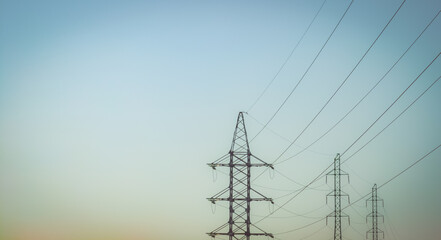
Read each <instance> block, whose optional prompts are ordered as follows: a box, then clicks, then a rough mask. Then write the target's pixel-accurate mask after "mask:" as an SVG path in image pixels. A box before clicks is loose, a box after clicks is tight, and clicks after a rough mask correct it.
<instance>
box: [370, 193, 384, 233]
mask: <svg viewBox="0 0 441 240" xmlns="http://www.w3.org/2000/svg"><path fill="white" fill-rule="evenodd" d="M368 202H371V203H372V212H371V213H369V214H368V215H367V216H366V223H367V222H368V219H372V228H371V229H369V231H367V232H366V239H368V238H369V235H371V236H372V238H371V239H372V240H379V239H380V238H379V234H381V235H382V238H381V239H383V238H384V232H383V231H381V230H380V229H379V228H378V218H379V217H380V218H382V219H383V223H384V216H383V215H382V214H380V213H378V202H381V203H382V205H383V207H384V201H383V199H381V198H378V196H377V184H374V186H373V187H372V196H371V197H370V198H369V199H367V200H366V207H367V203H368Z"/></svg>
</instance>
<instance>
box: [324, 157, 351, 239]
mask: <svg viewBox="0 0 441 240" xmlns="http://www.w3.org/2000/svg"><path fill="white" fill-rule="evenodd" d="M329 175H331V176H334V190H333V191H332V192H330V193H329V194H328V195H326V203H327V202H328V197H329V196H333V197H334V211H333V212H332V213H330V214H329V215H328V216H326V225H327V224H328V218H329V217H332V218H334V220H335V225H334V240H342V235H341V218H342V217H347V218H348V221H349V224H350V223H351V222H350V220H349V216H348V215H347V214H345V213H342V211H341V197H342V196H343V197H348V202H349V201H350V200H349V195H348V194H346V193H344V192H343V191H342V190H341V176H342V175H346V176H348V181H349V174H347V173H346V172H344V171H342V170H341V169H340V154H339V153H337V156H336V157H335V158H334V169H333V170H331V171H330V172H329V173H328V174H327V175H326V181H328V176H329Z"/></svg>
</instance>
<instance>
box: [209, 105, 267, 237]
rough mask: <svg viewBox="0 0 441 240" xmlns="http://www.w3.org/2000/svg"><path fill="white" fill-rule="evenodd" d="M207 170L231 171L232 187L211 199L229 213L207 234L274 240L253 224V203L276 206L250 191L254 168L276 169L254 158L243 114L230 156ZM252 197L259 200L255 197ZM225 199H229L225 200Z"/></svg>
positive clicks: (236, 130)
mask: <svg viewBox="0 0 441 240" xmlns="http://www.w3.org/2000/svg"><path fill="white" fill-rule="evenodd" d="M251 158H254V159H256V160H257V161H258V162H259V163H251ZM208 166H210V167H212V168H213V169H216V167H228V168H229V169H230V184H229V186H228V187H227V188H225V189H224V190H222V191H220V192H219V193H218V194H216V195H214V196H213V197H211V198H208V200H209V201H210V202H212V203H213V204H215V203H216V201H227V202H229V211H230V213H229V219H228V222H227V223H225V224H224V225H222V226H220V227H218V228H216V229H215V230H213V231H212V232H210V233H207V234H208V235H209V236H211V237H213V238H215V237H216V236H217V235H224V236H229V240H233V239H247V240H249V239H250V236H269V237H271V238H274V236H273V235H272V234H271V233H267V232H265V231H263V230H262V229H260V228H258V227H256V226H255V225H254V224H252V223H251V218H250V212H251V202H252V201H270V202H271V203H273V200H272V199H271V198H267V197H265V196H264V195H262V194H261V193H259V192H257V191H256V190H254V189H253V188H251V167H270V168H273V166H272V164H268V163H266V162H264V161H262V160H260V159H259V158H257V157H255V156H254V155H253V154H251V152H250V147H249V145H248V137H247V131H246V129H245V121H244V117H243V113H242V112H240V113H239V116H238V117H237V123H236V129H235V130H234V136H233V142H232V144H231V149H230V152H229V153H228V154H226V155H224V156H223V157H221V158H220V159H218V160H217V161H215V162H213V163H209V164H208ZM251 193H253V195H257V196H258V197H252V196H251ZM223 195H228V196H227V197H225V196H224V197H222V196H223ZM227 227H228V228H227ZM251 228H253V229H251ZM254 231H255V232H254Z"/></svg>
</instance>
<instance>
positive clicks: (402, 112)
mask: <svg viewBox="0 0 441 240" xmlns="http://www.w3.org/2000/svg"><path fill="white" fill-rule="evenodd" d="M440 78H441V76H439V77H438V78H437V79H436V80H435V81H434V82H433V83H432V84H431V85H430V86H429V87H427V88H426V90H424V92H422V93H421V94H420V95H419V96H418V97H417V98H416V99H415V100H413V102H412V103H411V104H409V106H407V107H406V108H405V109H404V110H403V111H401V113H400V114H399V115H398V116H396V117H395V118H394V119H393V120H392V121H391V122H390V123H389V124H387V125H386V127H384V128H383V129H382V130H381V131H379V132H378V133H377V134H376V135H375V136H373V137H372V138H371V139H370V140H369V141H367V142H366V143H365V144H364V145H363V146H361V148H359V149H358V150H357V151H355V152H354V153H353V154H352V155H351V156H349V157H348V158H347V159H346V160H345V161H344V162H346V161H348V160H349V159H351V158H352V157H353V156H354V155H355V154H357V153H358V152H360V151H361V149H363V148H364V147H366V145H368V144H369V143H370V142H372V140H374V139H375V138H376V137H378V135H380V134H381V133H383V131H384V130H386V128H388V127H389V126H390V125H392V123H394V122H395V120H397V119H398V118H399V117H400V116H401V115H403V114H404V113H405V112H406V111H407V110H408V109H409V108H410V107H411V106H412V105H413V104H414V103H415V102H416V101H418V100H419V99H420V98H421V97H422V96H423V95H424V94H425V93H426V92H427V91H428V90H429V89H430V88H431V87H432V86H433V85H435V83H437V82H438V81H439V80H440Z"/></svg>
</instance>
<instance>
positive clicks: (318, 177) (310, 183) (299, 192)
mask: <svg viewBox="0 0 441 240" xmlns="http://www.w3.org/2000/svg"><path fill="white" fill-rule="evenodd" d="M440 54H441V53H439V54H438V55H437V56H436V57H435V59H433V60H432V62H431V63H430V64H429V65H428V66H427V67H426V68H425V69H424V70H423V71H422V72H421V73H420V74H419V75H418V77H417V78H416V79H415V80H414V81H413V82H412V83H411V85H409V86H408V87H407V88H406V89H405V90H404V92H403V93H401V95H400V96H399V97H398V98H397V99H396V100H395V101H394V102H393V104H394V103H396V101H397V100H398V99H399V98H400V97H401V96H402V95H403V94H404V93H405V92H406V91H407V89H409V87H410V86H412V84H413V83H414V82H415V81H416V80H417V79H418V78H419V77H420V76H421V75H422V74H423V73H424V72H425V71H426V70H427V68H428V67H429V66H430V65H431V64H432V63H433V62H434V61H435V60H436V58H437V57H438V56H439V55H440ZM439 79H440V78H438V79H437V80H436V81H438V80H439ZM436 81H435V82H436ZM433 85H434V83H433V84H432V85H430V86H429V88H431V87H432V86H433ZM429 88H428V89H429ZM428 89H426V91H424V92H423V93H422V94H421V95H420V96H419V97H418V98H417V99H416V100H418V99H419V98H420V97H421V96H422V95H423V94H425V93H426V92H427V90H428ZM414 102H416V101H414ZM414 102H413V103H414ZM413 103H411V104H410V105H413ZM393 104H392V105H393ZM392 105H391V106H392ZM391 106H389V108H388V109H390V107H391ZM388 109H387V110H388ZM387 110H386V111H387ZM384 113H385V112H384ZM384 113H383V114H382V115H384ZM382 115H381V116H382ZM381 116H380V117H381ZM399 116H401V114H400V115H399ZM399 116H398V117H399ZM398 117H397V118H398ZM378 119H379V118H378ZM378 119H377V120H376V121H378ZM393 121H395V120H393ZM371 127H372V125H371V126H370V127H369V128H368V130H369V129H370V128H371ZM366 132H367V130H366V131H365V132H364V133H366ZM364 133H363V134H364ZM358 139H359V138H358ZM352 145H353V144H352ZM341 155H342V154H341ZM347 160H348V159H346V160H345V161H343V163H344V162H346V161H347ZM331 166H333V163H332V164H330V165H329V166H328V167H327V168H326V169H325V170H323V171H322V172H321V173H320V174H319V175H318V176H317V177H315V178H314V179H313V180H312V181H311V182H309V183H308V184H307V185H305V186H304V187H303V188H301V190H300V191H298V192H297V193H296V194H295V195H294V196H292V197H291V198H290V199H289V200H287V201H286V202H285V203H284V204H282V205H281V207H284V206H285V205H286V204H288V203H289V202H290V201H292V200H293V199H294V198H296V197H297V196H298V195H300V194H301V193H302V192H303V191H304V190H305V189H306V188H308V187H309V186H311V185H312V184H313V183H314V182H316V181H317V180H319V179H320V178H322V177H323V176H324V175H323V174H324V173H325V172H326V171H327V170H328V169H329V168H330V167H331ZM261 175H262V174H261ZM259 176H260V175H259ZM380 187H381V186H380ZM281 207H279V208H277V209H276V210H275V211H274V212H276V211H278V210H279V209H280V208H281ZM343 209H344V208H343ZM343 209H342V210H343ZM274 212H273V213H274ZM273 213H271V214H270V215H272V214H273ZM268 216H269V215H268ZM263 219H265V218H263ZM263 219H261V220H259V221H258V222H260V221H262V220H263Z"/></svg>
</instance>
